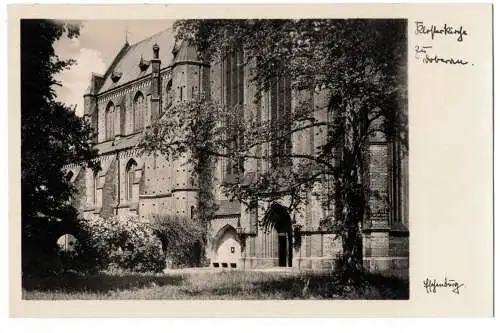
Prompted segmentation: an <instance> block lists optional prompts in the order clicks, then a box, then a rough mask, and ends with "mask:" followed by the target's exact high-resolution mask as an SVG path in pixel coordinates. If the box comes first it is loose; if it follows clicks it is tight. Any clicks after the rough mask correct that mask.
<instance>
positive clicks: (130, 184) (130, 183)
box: [125, 160, 137, 201]
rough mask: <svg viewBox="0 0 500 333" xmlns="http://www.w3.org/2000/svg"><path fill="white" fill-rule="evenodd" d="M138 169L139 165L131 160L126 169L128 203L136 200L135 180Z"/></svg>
mask: <svg viewBox="0 0 500 333" xmlns="http://www.w3.org/2000/svg"><path fill="white" fill-rule="evenodd" d="M136 168H137V163H136V162H135V161H134V160H130V161H129V162H128V164H127V168H126V174H127V177H126V181H125V196H126V198H127V200H128V201H130V200H133V199H134V191H133V188H134V180H135V170H136Z"/></svg>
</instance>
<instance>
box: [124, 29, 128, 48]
mask: <svg viewBox="0 0 500 333" xmlns="http://www.w3.org/2000/svg"><path fill="white" fill-rule="evenodd" d="M125 44H128V25H126V26H125Z"/></svg>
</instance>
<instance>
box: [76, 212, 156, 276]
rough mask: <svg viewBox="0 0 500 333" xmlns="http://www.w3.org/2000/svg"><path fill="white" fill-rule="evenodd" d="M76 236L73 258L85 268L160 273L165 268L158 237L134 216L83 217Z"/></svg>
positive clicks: (146, 224) (142, 221) (147, 224)
mask: <svg viewBox="0 0 500 333" xmlns="http://www.w3.org/2000/svg"><path fill="white" fill-rule="evenodd" d="M78 238H79V239H80V243H79V248H78V249H77V253H78V255H77V257H78V258H80V259H82V260H81V261H85V262H86V265H87V267H89V268H97V269H101V270H102V269H119V270H129V271H134V272H160V271H162V270H163V269H164V267H165V253H164V251H163V249H162V243H161V241H160V239H159V237H158V236H157V235H156V233H155V231H154V230H153V229H152V228H151V226H150V224H149V222H148V221H146V220H141V219H139V217H138V216H136V215H125V216H113V217H111V218H109V219H103V218H100V217H97V218H92V219H88V220H83V221H82V222H81V234H80V237H78ZM75 259H76V258H75Z"/></svg>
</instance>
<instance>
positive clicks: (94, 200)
mask: <svg viewBox="0 0 500 333" xmlns="http://www.w3.org/2000/svg"><path fill="white" fill-rule="evenodd" d="M98 185H99V172H98V171H94V172H93V174H92V184H91V186H92V188H91V190H90V195H91V196H92V200H91V201H90V202H91V203H92V204H93V205H94V206H95V205H97V187H98Z"/></svg>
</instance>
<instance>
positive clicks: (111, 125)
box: [104, 102, 115, 140]
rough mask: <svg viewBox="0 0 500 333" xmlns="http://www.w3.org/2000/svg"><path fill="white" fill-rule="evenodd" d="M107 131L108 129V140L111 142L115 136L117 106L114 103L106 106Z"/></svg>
mask: <svg viewBox="0 0 500 333" xmlns="http://www.w3.org/2000/svg"><path fill="white" fill-rule="evenodd" d="M104 121H105V126H104V127H105V129H106V133H105V134H106V135H105V137H106V140H111V139H113V137H114V134H115V105H114V104H113V102H109V103H108V105H107V106H106V115H105V119H104Z"/></svg>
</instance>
